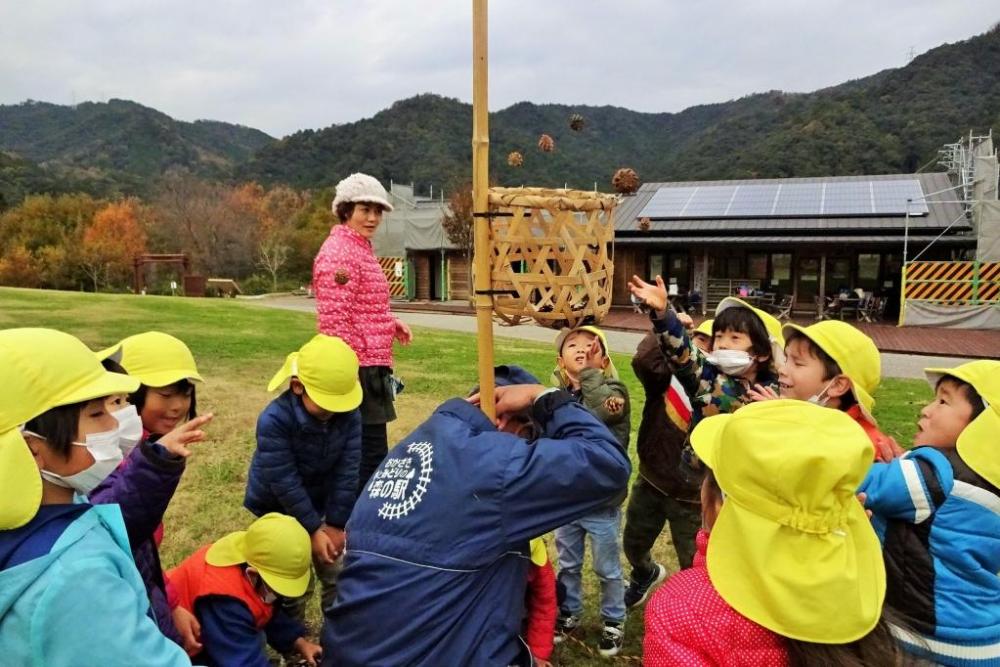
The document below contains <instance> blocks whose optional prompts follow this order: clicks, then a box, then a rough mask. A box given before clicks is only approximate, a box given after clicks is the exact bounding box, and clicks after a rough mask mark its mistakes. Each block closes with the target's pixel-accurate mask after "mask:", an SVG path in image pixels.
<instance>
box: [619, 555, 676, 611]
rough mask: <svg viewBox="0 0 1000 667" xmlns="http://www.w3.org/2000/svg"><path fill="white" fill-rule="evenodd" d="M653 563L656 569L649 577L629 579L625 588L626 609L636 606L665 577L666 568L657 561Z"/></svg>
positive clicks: (644, 599)
mask: <svg viewBox="0 0 1000 667" xmlns="http://www.w3.org/2000/svg"><path fill="white" fill-rule="evenodd" d="M654 564H655V565H656V571H655V572H653V576H651V577H650V578H649V579H647V580H646V581H636V580H635V579H632V580H630V581H629V583H628V588H626V589H625V607H627V608H628V609H632V608H633V607H638V606H639V605H641V604H642V603H643V602H645V601H646V598H648V597H649V594H650V593H651V592H652V590H653V589H654V588H655V587H656V586H658V585H659V584H660V583H662V582H663V580H664V579H666V578H667V568H665V567H663V566H662V565H660V564H659V563H654Z"/></svg>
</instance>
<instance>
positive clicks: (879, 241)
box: [615, 234, 976, 248]
mask: <svg viewBox="0 0 1000 667" xmlns="http://www.w3.org/2000/svg"><path fill="white" fill-rule="evenodd" d="M935 239H936V241H935ZM931 241H935V243H938V244H945V245H968V246H969V247H973V248H974V247H975V245H976V237H975V236H971V235H966V236H942V237H941V238H938V237H937V236H932V235H927V234H921V235H919V236H914V235H913V234H910V241H909V242H910V247H911V248H912V247H914V246H915V245H916V246H921V247H922V246H923V245H926V244H928V243H930V242H931ZM722 243H739V244H742V245H748V244H755V243H761V244H763V243H769V244H786V245H789V244H790V245H800V244H821V245H829V244H841V245H843V244H846V243H850V244H851V246H856V245H864V244H871V245H903V235H902V234H895V235H877V234H876V235H867V234H866V235H860V236H859V235H850V236H843V235H841V236H828V235H817V236H674V235H673V234H671V235H669V236H666V235H662V234H659V235H653V234H638V235H629V236H616V237H615V245H630V246H634V245H643V244H649V245H655V246H663V245H692V244H698V245H716V244H722Z"/></svg>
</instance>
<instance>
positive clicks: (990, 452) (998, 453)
mask: <svg viewBox="0 0 1000 667" xmlns="http://www.w3.org/2000/svg"><path fill="white" fill-rule="evenodd" d="M998 433H1000V414H998V413H997V409H996V408H995V407H994V406H989V407H987V408H986V409H985V410H983V412H982V413H981V414H980V415H979V416H978V417H976V418H975V419H973V420H972V421H971V422H969V425H968V426H966V427H965V428H964V429H962V432H961V433H960V434H959V435H958V446H957V447H958V455H959V456H961V457H962V460H963V461H965V463H966V464H968V466H969V467H970V468H972V469H973V470H974V471H975V472H976V473H978V474H979V475H980V476H981V477H983V478H984V479H985V480H986V481H987V482H989V483H990V484H992V485H993V486H997V487H1000V444H998V443H997V434H998Z"/></svg>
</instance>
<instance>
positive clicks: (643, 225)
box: [639, 218, 649, 232]
mask: <svg viewBox="0 0 1000 667" xmlns="http://www.w3.org/2000/svg"><path fill="white" fill-rule="evenodd" d="M639 231H640V232H648V231H649V218H639Z"/></svg>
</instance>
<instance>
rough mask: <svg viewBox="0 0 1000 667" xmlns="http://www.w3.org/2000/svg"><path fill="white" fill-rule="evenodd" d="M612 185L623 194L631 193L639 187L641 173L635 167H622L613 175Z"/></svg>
mask: <svg viewBox="0 0 1000 667" xmlns="http://www.w3.org/2000/svg"><path fill="white" fill-rule="evenodd" d="M611 185H612V186H613V187H614V189H615V190H617V191H618V192H620V193H622V194H623V195H630V194H632V193H633V192H635V191H636V190H638V189H639V174H637V173H635V169H632V168H630V167H622V168H621V169H619V170H618V171H616V172H615V175H614V176H612V177H611Z"/></svg>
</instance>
